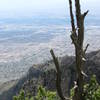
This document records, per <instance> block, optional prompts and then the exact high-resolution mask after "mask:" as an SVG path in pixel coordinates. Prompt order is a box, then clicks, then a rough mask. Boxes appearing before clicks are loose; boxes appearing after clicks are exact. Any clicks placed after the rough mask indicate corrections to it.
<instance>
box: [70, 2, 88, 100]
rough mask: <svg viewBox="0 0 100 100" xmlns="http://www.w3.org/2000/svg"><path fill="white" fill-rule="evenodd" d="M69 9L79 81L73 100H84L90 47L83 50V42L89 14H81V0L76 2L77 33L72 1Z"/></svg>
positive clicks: (77, 81)
mask: <svg viewBox="0 0 100 100" xmlns="http://www.w3.org/2000/svg"><path fill="white" fill-rule="evenodd" d="M69 8H70V18H71V27H72V34H71V39H72V41H73V44H74V46H75V55H76V70H77V80H76V84H75V95H74V97H73V100H84V97H83V85H84V78H83V77H84V75H85V74H84V72H83V65H84V61H85V53H86V51H87V48H88V46H89V45H87V46H86V48H85V50H83V42H84V19H85V16H86V15H87V14H88V11H86V12H85V13H84V14H81V6H80V0H75V10H76V27H77V29H78V31H77V32H76V29H75V23H74V16H73V11H72V0H69Z"/></svg>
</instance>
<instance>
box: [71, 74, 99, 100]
mask: <svg viewBox="0 0 100 100" xmlns="http://www.w3.org/2000/svg"><path fill="white" fill-rule="evenodd" d="M83 95H84V97H85V100H100V85H99V84H98V82H97V81H96V76H95V75H93V76H92V78H91V80H90V82H89V83H88V84H85V85H84V94H83ZM73 96H74V89H73V88H72V89H71V99H72V97H73Z"/></svg>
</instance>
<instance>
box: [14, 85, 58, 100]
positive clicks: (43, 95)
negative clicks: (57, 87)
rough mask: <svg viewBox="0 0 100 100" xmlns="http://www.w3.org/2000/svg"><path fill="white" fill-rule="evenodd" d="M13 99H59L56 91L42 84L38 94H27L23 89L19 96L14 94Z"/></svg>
mask: <svg viewBox="0 0 100 100" xmlns="http://www.w3.org/2000/svg"><path fill="white" fill-rule="evenodd" d="M13 100H59V99H58V97H57V95H56V92H51V91H46V89H45V88H43V87H42V86H40V87H39V88H38V93H37V96H34V97H33V96H25V93H24V91H23V90H21V92H20V94H19V95H18V96H14V97H13Z"/></svg>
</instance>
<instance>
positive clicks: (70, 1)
mask: <svg viewBox="0 0 100 100" xmlns="http://www.w3.org/2000/svg"><path fill="white" fill-rule="evenodd" d="M69 6H70V17H71V26H72V31H73V33H74V34H75V36H76V37H77V34H76V29H75V23H74V15H73V10H72V0H69Z"/></svg>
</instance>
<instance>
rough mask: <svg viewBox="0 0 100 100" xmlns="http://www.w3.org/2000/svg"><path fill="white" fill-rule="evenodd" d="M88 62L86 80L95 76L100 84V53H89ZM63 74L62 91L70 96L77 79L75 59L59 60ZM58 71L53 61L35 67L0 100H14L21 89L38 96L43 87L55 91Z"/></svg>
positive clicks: (66, 57) (1, 96)
mask: <svg viewBox="0 0 100 100" xmlns="http://www.w3.org/2000/svg"><path fill="white" fill-rule="evenodd" d="M86 58H87V61H86V64H85V65H84V71H85V73H86V74H87V75H88V78H85V79H86V81H87V82H88V81H89V79H90V77H91V75H93V74H95V75H96V76H97V80H98V82H99V83H100V51H95V52H91V53H88V54H87V55H86ZM59 62H60V65H61V72H62V89H63V92H64V94H66V95H69V91H70V88H72V87H73V82H74V81H75V79H76V69H75V57H73V56H71V57H69V56H65V57H62V58H59ZM55 80H56V71H55V66H54V63H53V61H52V60H51V61H47V62H46V63H44V64H40V65H36V66H33V67H31V68H30V69H29V71H28V73H27V75H26V76H24V77H23V78H21V79H20V80H19V81H18V82H17V83H16V84H15V85H14V86H13V87H12V88H10V89H9V90H8V91H5V92H3V93H2V94H1V95H0V100H12V96H13V95H16V94H17V93H19V90H20V89H24V90H25V92H26V93H27V92H30V93H31V94H32V95H36V93H37V87H38V86H39V85H43V86H44V87H45V88H46V89H49V90H52V91H55V90H56V86H55Z"/></svg>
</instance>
